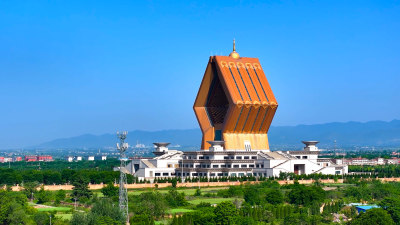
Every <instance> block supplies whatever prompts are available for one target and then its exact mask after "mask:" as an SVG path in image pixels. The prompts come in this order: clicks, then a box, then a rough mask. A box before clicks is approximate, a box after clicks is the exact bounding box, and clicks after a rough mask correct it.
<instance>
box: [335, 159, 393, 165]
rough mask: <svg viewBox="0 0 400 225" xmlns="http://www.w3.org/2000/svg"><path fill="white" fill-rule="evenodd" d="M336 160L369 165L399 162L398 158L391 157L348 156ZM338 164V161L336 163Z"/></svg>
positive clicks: (348, 163) (350, 163)
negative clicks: (347, 157)
mask: <svg viewBox="0 0 400 225" xmlns="http://www.w3.org/2000/svg"><path fill="white" fill-rule="evenodd" d="M335 160H336V162H338V161H339V160H341V161H343V163H344V164H347V165H359V166H362V165H370V166H376V165H386V164H399V163H400V159H399V158H391V159H384V158H375V159H367V158H361V157H359V158H349V159H335ZM338 164H339V163H338Z"/></svg>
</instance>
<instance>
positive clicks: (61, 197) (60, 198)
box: [56, 190, 66, 204]
mask: <svg viewBox="0 0 400 225" xmlns="http://www.w3.org/2000/svg"><path fill="white" fill-rule="evenodd" d="M65 197H66V192H65V191H64V190H58V191H57V192H56V204H59V203H60V202H61V201H64V199H65Z"/></svg>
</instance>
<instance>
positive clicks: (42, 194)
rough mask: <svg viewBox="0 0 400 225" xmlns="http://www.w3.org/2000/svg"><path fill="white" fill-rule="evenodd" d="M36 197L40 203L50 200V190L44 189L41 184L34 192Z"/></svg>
mask: <svg viewBox="0 0 400 225" xmlns="http://www.w3.org/2000/svg"><path fill="white" fill-rule="evenodd" d="M36 197H37V199H38V203H39V204H42V203H45V202H48V201H50V200H51V198H52V193H51V192H50V191H45V190H44V187H43V186H42V187H41V188H40V190H39V191H38V193H37V194H36Z"/></svg>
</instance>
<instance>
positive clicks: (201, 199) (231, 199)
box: [188, 198, 236, 205]
mask: <svg viewBox="0 0 400 225" xmlns="http://www.w3.org/2000/svg"><path fill="white" fill-rule="evenodd" d="M235 199H236V198H197V199H194V200H190V201H188V202H189V203H190V204H194V205H197V204H199V203H201V202H208V203H210V204H218V203H221V202H225V201H231V202H233V201H234V200H235Z"/></svg>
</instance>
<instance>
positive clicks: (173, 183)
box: [171, 178, 178, 188]
mask: <svg viewBox="0 0 400 225" xmlns="http://www.w3.org/2000/svg"><path fill="white" fill-rule="evenodd" d="M177 183H178V181H177V180H176V178H173V179H172V180H171V185H172V187H173V188H176V185H177Z"/></svg>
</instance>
